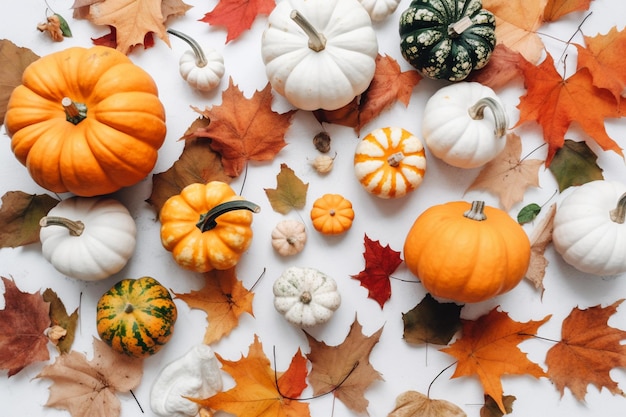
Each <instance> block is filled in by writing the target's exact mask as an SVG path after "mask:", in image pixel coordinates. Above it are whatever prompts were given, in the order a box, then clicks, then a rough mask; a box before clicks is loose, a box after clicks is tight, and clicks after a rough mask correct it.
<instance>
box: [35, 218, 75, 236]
mask: <svg viewBox="0 0 626 417" xmlns="http://www.w3.org/2000/svg"><path fill="white" fill-rule="evenodd" d="M39 226H41V227H48V226H63V227H65V228H67V230H68V231H69V233H70V235H72V236H80V235H81V234H82V233H83V231H84V230H85V224H84V223H83V222H81V221H80V220H76V221H74V220H70V219H66V218H65V217H60V216H45V217H42V218H41V219H40V220H39Z"/></svg>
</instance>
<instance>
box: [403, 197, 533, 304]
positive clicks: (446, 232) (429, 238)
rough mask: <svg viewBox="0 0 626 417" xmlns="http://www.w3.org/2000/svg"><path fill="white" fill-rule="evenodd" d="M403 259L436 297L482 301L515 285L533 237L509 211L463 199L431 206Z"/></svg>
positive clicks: (417, 225)
mask: <svg viewBox="0 0 626 417" xmlns="http://www.w3.org/2000/svg"><path fill="white" fill-rule="evenodd" d="M404 260H405V263H406V265H407V267H408V269H409V270H410V271H411V272H412V273H413V274H414V275H415V276H417V277H418V278H419V279H420V281H421V283H422V285H423V286H424V288H425V289H426V290H427V291H428V292H430V293H431V294H432V295H433V296H435V297H440V298H444V299H449V300H452V301H456V302H461V303H471V302H479V301H484V300H487V299H490V298H492V297H495V296H497V295H499V294H503V293H505V292H507V291H509V290H511V289H513V288H514V287H515V286H516V285H517V284H518V283H519V282H520V281H521V280H522V278H524V275H525V274H526V271H527V269H528V265H529V263H530V241H529V239H528V236H527V235H526V232H524V229H523V228H522V227H521V226H520V225H519V224H518V223H517V222H516V221H515V220H513V219H512V218H511V217H510V216H509V215H508V213H506V212H505V211H502V210H500V209H498V208H494V207H489V206H485V205H484V202H482V201H475V202H473V203H472V204H471V205H470V204H469V203H467V202H464V201H457V202H450V203H446V204H441V205H437V206H433V207H431V208H429V209H427V210H426V211H424V212H423V213H422V214H421V215H420V216H419V217H418V218H417V220H415V223H414V224H413V226H412V227H411V229H410V230H409V233H408V235H407V237H406V240H405V243H404Z"/></svg>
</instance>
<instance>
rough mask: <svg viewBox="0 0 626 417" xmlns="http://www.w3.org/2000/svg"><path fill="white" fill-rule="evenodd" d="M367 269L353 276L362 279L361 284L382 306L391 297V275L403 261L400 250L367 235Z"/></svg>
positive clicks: (364, 254)
mask: <svg viewBox="0 0 626 417" xmlns="http://www.w3.org/2000/svg"><path fill="white" fill-rule="evenodd" d="M363 257H364V258H365V269H364V270H362V271H361V272H359V273H358V275H352V278H354V279H358V280H359V281H361V286H362V287H365V288H367V289H368V291H369V293H368V297H369V298H371V299H373V300H375V301H376V302H377V303H378V304H379V305H380V308H382V307H383V305H384V304H385V302H387V300H389V298H390V297H391V283H390V281H389V276H390V275H391V274H392V273H393V272H394V271H395V270H396V269H397V268H398V266H399V265H400V264H401V263H402V258H400V252H396V251H395V250H393V249H391V248H390V247H389V245H387V246H385V247H383V246H382V245H381V244H380V242H379V241H377V240H376V241H374V240H371V239H370V238H369V237H367V235H365V252H364V253H363Z"/></svg>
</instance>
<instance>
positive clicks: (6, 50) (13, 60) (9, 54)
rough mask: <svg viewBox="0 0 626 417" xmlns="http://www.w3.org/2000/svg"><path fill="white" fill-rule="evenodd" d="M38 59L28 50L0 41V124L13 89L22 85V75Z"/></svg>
mask: <svg viewBox="0 0 626 417" xmlns="http://www.w3.org/2000/svg"><path fill="white" fill-rule="evenodd" d="M38 58H39V56H38V55H37V54H35V53H34V52H33V51H31V50H30V49H28V48H23V47H19V46H17V45H16V44H14V43H13V42H11V41H10V40H8V39H0V123H3V122H4V114H5V113H6V111H7V103H8V101H9V96H11V93H12V92H13V89H14V88H15V87H17V86H18V85H20V84H22V73H23V72H24V69H25V68H26V67H27V66H28V65H30V63H32V62H33V61H36V60H37V59H38Z"/></svg>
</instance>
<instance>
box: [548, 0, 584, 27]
mask: <svg viewBox="0 0 626 417" xmlns="http://www.w3.org/2000/svg"><path fill="white" fill-rule="evenodd" d="M590 4H591V0H548V4H546V8H545V9H544V11H543V19H544V20H545V21H546V22H554V21H556V20H559V19H560V18H561V17H563V16H565V15H566V14H568V13H572V12H578V11H583V10H588V9H589V5H590Z"/></svg>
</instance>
